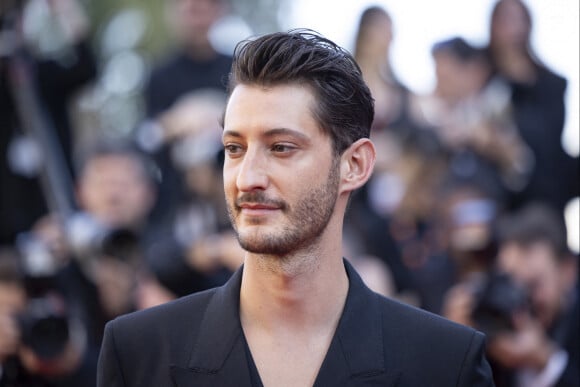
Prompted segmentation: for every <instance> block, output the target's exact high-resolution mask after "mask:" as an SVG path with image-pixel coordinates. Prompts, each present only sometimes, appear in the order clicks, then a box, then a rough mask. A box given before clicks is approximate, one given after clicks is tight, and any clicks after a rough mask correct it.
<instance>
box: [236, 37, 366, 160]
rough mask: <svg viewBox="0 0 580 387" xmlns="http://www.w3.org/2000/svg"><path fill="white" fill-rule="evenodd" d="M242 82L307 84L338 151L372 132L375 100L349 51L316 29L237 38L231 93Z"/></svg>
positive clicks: (315, 109)
mask: <svg viewBox="0 0 580 387" xmlns="http://www.w3.org/2000/svg"><path fill="white" fill-rule="evenodd" d="M239 84H245V85H259V86H264V87H270V86H276V85H284V84H303V85H307V86H308V87H310V88H311V90H312V91H313V93H314V95H315V98H316V101H317V102H316V105H315V106H313V107H312V113H313V116H314V119H315V120H316V121H317V122H318V124H319V126H320V128H321V129H322V130H323V132H324V133H326V134H327V135H329V136H330V137H331V139H332V142H333V150H334V152H335V154H337V155H339V154H342V152H344V150H345V149H347V148H348V147H349V146H350V145H351V144H352V143H354V142H355V141H357V140H358V139H360V138H363V137H369V134H370V128H371V123H372V121H373V116H374V102H373V98H372V96H371V92H370V90H369V88H368V86H367V85H366V84H365V82H364V80H363V77H362V74H361V70H360V68H359V66H358V64H357V63H356V62H355V60H354V58H353V57H352V55H351V54H350V53H348V52H347V51H346V50H344V49H343V48H341V47H339V46H338V45H336V44H335V43H333V42H332V41H330V40H328V39H326V38H324V37H322V36H321V35H319V34H318V33H316V32H314V31H312V30H306V29H297V30H290V31H288V32H276V33H271V34H267V35H263V36H260V37H258V38H255V39H251V40H246V41H242V42H240V43H238V45H237V47H236V49H235V51H234V60H233V65H232V72H231V74H230V80H229V93H230V94H231V92H232V91H233V90H234V88H235V87H236V86H237V85H239Z"/></svg>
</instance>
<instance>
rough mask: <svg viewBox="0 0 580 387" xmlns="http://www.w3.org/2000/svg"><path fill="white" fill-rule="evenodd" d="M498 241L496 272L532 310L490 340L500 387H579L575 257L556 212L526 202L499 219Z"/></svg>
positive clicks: (579, 368)
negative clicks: (520, 293)
mask: <svg viewBox="0 0 580 387" xmlns="http://www.w3.org/2000/svg"><path fill="white" fill-rule="evenodd" d="M499 237H500V241H501V243H500V249H499V254H498V265H499V268H500V270H502V271H503V272H505V273H507V274H509V276H510V277H511V278H513V280H514V281H515V283H517V284H518V285H520V286H522V287H523V288H524V289H525V290H526V291H527V294H528V296H529V299H530V305H529V309H530V310H529V311H528V310H527V309H526V310H525V311H520V312H517V313H515V316H514V317H513V320H514V323H513V325H514V327H513V329H511V330H506V331H503V332H499V333H498V334H496V335H493V337H491V338H490V340H489V356H490V360H492V361H493V363H494V364H495V365H496V367H495V368H494V371H495V372H494V373H495V374H496V377H497V380H496V382H497V384H498V386H500V385H506V386H561V387H565V386H578V385H580V363H579V362H580V351H579V350H580V339H579V336H578V326H579V324H580V322H579V321H580V314H579V308H578V257H577V256H575V255H573V254H572V253H571V252H570V251H569V250H568V248H567V243H566V230H565V226H564V223H563V222H562V221H561V218H560V216H559V214H558V212H557V211H556V210H555V209H552V207H548V206H547V205H545V204H538V203H534V204H530V205H528V206H526V207H523V208H522V209H521V210H519V211H518V212H516V213H513V214H511V215H509V216H506V217H505V218H504V219H502V222H501V223H500V227H499ZM506 297H507V295H506Z"/></svg>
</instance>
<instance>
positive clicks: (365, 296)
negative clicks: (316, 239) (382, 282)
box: [315, 260, 399, 387]
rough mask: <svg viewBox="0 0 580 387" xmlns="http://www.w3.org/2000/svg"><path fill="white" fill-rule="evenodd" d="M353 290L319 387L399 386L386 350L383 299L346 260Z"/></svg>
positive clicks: (316, 384)
mask: <svg viewBox="0 0 580 387" xmlns="http://www.w3.org/2000/svg"><path fill="white" fill-rule="evenodd" d="M344 264H345V267H346V271H347V274H348V277H349V290H348V295H347V299H346V303H345V306H344V311H343V313H342V316H341V318H340V321H339V323H338V327H337V330H336V333H335V335H334V337H333V339H332V343H331V345H330V348H329V350H328V353H327V355H326V358H325V359H324V362H323V364H322V367H321V368H320V371H319V373H318V377H317V379H316V382H315V386H316V387H318V386H320V387H322V386H364V385H367V384H368V385H380V386H391V387H394V386H397V384H398V378H399V374H398V372H396V371H395V370H394V369H392V368H391V367H390V366H391V365H392V363H391V362H390V361H389V355H388V354H385V351H384V340H383V321H382V316H381V312H380V309H379V298H378V297H379V296H378V295H377V294H375V293H373V292H372V291H371V290H369V289H368V288H367V287H366V285H364V283H363V281H362V279H361V278H360V276H359V275H358V274H357V273H356V271H355V270H354V269H353V267H352V266H351V265H350V263H348V261H346V260H345V261H344Z"/></svg>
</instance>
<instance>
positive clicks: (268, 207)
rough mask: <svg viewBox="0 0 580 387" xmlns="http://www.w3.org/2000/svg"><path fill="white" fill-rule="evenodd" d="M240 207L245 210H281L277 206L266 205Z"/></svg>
mask: <svg viewBox="0 0 580 387" xmlns="http://www.w3.org/2000/svg"><path fill="white" fill-rule="evenodd" d="M238 207H240V208H241V209H245V210H277V209H279V208H280V207H278V206H276V205H272V204H265V203H241V204H239V205H238Z"/></svg>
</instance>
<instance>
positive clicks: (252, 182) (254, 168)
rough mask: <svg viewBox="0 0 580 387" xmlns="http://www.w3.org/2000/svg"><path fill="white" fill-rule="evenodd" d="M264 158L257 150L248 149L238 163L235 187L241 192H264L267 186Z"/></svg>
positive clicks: (265, 161)
mask: <svg viewBox="0 0 580 387" xmlns="http://www.w3.org/2000/svg"><path fill="white" fill-rule="evenodd" d="M268 181H269V179H268V172H267V160H266V157H265V156H264V155H263V154H261V153H260V152H259V150H251V149H248V150H247V151H246V153H245V155H244V157H243V159H242V160H241V162H240V165H239V168H238V175H237V177H236V185H237V187H238V190H239V191H241V192H250V191H254V190H264V189H266V188H267V186H268Z"/></svg>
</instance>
